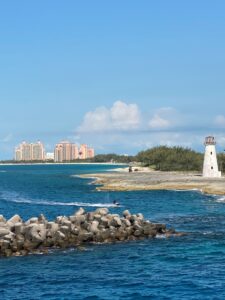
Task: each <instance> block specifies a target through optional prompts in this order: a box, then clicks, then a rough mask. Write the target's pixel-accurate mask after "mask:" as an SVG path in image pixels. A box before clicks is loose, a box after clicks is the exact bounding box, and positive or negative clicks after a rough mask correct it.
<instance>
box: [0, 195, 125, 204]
mask: <svg viewBox="0 0 225 300" xmlns="http://www.w3.org/2000/svg"><path fill="white" fill-rule="evenodd" d="M0 201H6V202H13V203H23V204H31V205H47V206H83V207H120V205H116V204H113V203H89V202H79V201H75V202H61V201H49V200H48V201H46V200H37V199H32V200H30V199H26V198H23V197H20V196H19V195H18V194H17V193H8V192H5V193H1V197H0Z"/></svg>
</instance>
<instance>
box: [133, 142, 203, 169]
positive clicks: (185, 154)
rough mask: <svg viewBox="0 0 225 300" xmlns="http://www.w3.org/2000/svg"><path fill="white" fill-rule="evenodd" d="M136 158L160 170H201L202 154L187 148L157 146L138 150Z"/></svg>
mask: <svg viewBox="0 0 225 300" xmlns="http://www.w3.org/2000/svg"><path fill="white" fill-rule="evenodd" d="M136 160H137V161H139V162H141V163H142V164H143V165H145V166H149V167H151V168H153V169H155V170H160V171H201V170H202V165H203V154H202V153H198V152H195V151H193V150H191V149H188V148H182V147H167V146H159V147H154V148H152V149H149V150H146V151H141V152H139V153H138V154H137V156H136Z"/></svg>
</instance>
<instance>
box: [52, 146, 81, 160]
mask: <svg viewBox="0 0 225 300" xmlns="http://www.w3.org/2000/svg"><path fill="white" fill-rule="evenodd" d="M54 153H55V158H54V160H55V161H56V162H63V161H72V160H75V159H77V158H78V148H77V146H76V145H75V144H73V143H70V142H68V141H62V142H61V143H59V144H57V145H56V146H55V151H54Z"/></svg>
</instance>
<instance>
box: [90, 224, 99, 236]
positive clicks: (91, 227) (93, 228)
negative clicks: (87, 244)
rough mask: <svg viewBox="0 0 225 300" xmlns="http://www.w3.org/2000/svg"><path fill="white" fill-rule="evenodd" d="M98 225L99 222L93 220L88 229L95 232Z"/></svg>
mask: <svg viewBox="0 0 225 300" xmlns="http://www.w3.org/2000/svg"><path fill="white" fill-rule="evenodd" d="M98 225H99V222H98V221H93V222H92V223H91V224H90V225H89V228H88V230H89V231H90V232H92V233H97V232H98V231H99V230H98Z"/></svg>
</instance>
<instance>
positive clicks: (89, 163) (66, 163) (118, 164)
mask: <svg viewBox="0 0 225 300" xmlns="http://www.w3.org/2000/svg"><path fill="white" fill-rule="evenodd" d="M12 165H14V166H28V165H109V166H127V164H126V163H112V162H80V163H78V162H63V163H59V162H42V163H41V162H40V163H35V162H33V163H32V162H28V163H18V162H15V163H13V162H12V163H0V166H12Z"/></svg>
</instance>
